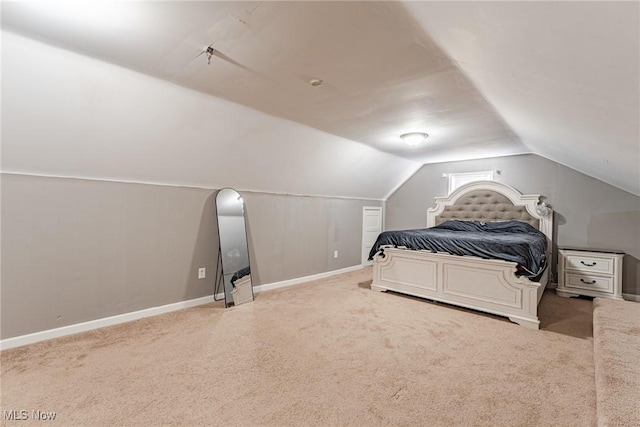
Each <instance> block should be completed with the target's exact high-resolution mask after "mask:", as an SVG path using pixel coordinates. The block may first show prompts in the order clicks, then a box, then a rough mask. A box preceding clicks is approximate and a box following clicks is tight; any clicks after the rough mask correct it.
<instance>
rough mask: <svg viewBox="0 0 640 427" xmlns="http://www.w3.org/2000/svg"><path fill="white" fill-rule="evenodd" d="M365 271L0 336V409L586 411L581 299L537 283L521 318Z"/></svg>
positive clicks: (184, 421)
mask: <svg viewBox="0 0 640 427" xmlns="http://www.w3.org/2000/svg"><path fill="white" fill-rule="evenodd" d="M370 281H371V269H365V270H359V271H357V272H353V273H348V274H343V275H340V276H334V277H333V278H330V279H325V280H321V281H316V282H311V283H309V284H305V285H300V286H296V287H292V288H288V289H282V290H277V291H271V292H265V293H261V294H258V295H257V298H256V300H255V301H254V302H253V303H250V304H246V305H243V306H239V307H236V308H230V309H224V308H222V307H221V306H220V305H217V304H216V305H214V304H212V305H208V306H201V307H197V308H193V309H188V310H183V311H180V312H175V313H170V314H167V315H162V316H158V317H154V318H147V319H143V320H139V321H136V322H131V323H129V324H124V325H119V326H115V327H110V328H105V329H101V330H97V331H94V332H88V333H84V334H80V335H76V336H73V337H67V338H63V339H58V340H53V341H49V342H44V343H39V344H35V345H31V346H27V347H22V348H17V349H12V350H7V351H4V352H2V354H1V361H2V375H1V379H2V384H1V388H2V409H3V410H26V411H28V412H29V415H31V413H32V411H34V410H40V411H46V412H49V411H51V412H55V413H56V420H55V425H64V426H72V425H85V426H114V425H122V426H147V425H190V426H191V425H219V426H259V425H264V426H311V425H318V426H347V425H349V426H380V425H385V426H386V425H407V426H410V425H425V426H591V425H595V422H596V413H595V401H596V396H595V386H594V384H595V380H594V364H593V347H592V338H591V313H592V304H591V301H589V300H580V299H564V298H558V297H556V296H555V294H553V293H547V294H545V296H544V297H543V300H542V303H541V320H542V326H543V330H541V331H532V330H528V329H525V328H523V327H520V326H517V325H515V324H512V323H510V322H509V321H506V320H503V319H501V318H498V317H492V316H488V315H483V314H479V313H475V312H471V311H465V310H462V309H456V308H451V307H448V306H444V305H440V304H435V303H430V302H426V301H424V300H418V299H414V298H408V297H403V296H399V295H397V294H391V293H378V292H373V291H371V290H370V289H368V286H369V283H370ZM3 423H4V424H5V425H20V426H26V425H45V423H43V422H41V421H38V422H36V421H34V420H32V419H30V420H27V421H7V420H6V419H4V418H3ZM46 425H54V423H52V422H49V423H46Z"/></svg>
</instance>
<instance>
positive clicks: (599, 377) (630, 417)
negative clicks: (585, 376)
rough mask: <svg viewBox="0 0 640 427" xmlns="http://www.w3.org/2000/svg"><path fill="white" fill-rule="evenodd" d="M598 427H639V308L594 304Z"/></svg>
mask: <svg viewBox="0 0 640 427" xmlns="http://www.w3.org/2000/svg"><path fill="white" fill-rule="evenodd" d="M593 328H594V330H593V332H594V343H593V350H594V353H595V374H596V385H597V400H598V425H600V426H609V427H614V426H615V427H623V426H624V427H626V426H633V427H637V426H640V304H638V303H637V302H631V301H616V300H610V299H603V298H596V299H595V300H594V302H593Z"/></svg>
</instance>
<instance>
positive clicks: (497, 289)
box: [371, 248, 546, 329]
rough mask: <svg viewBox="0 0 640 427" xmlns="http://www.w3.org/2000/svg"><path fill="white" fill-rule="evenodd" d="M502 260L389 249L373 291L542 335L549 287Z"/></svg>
mask: <svg viewBox="0 0 640 427" xmlns="http://www.w3.org/2000/svg"><path fill="white" fill-rule="evenodd" d="M515 271H516V264H515V263H513V262H507V261H501V260H487V259H481V258H476V257H466V256H464V257H463V256H457V255H449V254H445V253H432V252H428V251H413V250H406V249H404V250H403V249H397V248H385V249H384V252H383V254H378V255H376V258H375V259H374V263H373V282H372V284H371V289H372V290H376V291H385V290H390V291H396V292H400V293H404V294H408V295H413V296H417V297H423V298H428V299H431V300H435V301H441V302H444V303H448V304H453V305H457V306H461V307H466V308H471V309H474V310H479V311H483V312H487V313H492V314H497V315H500V316H505V317H508V318H509V319H510V320H511V321H512V322H515V323H518V324H520V325H522V326H525V327H527V328H530V329H538V328H539V325H540V321H539V319H538V302H539V301H540V297H541V296H542V292H543V291H544V288H545V286H546V275H545V276H544V278H543V280H541V282H532V281H530V280H529V279H527V278H526V277H517V276H516V275H515Z"/></svg>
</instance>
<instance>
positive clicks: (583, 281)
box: [580, 279, 596, 285]
mask: <svg viewBox="0 0 640 427" xmlns="http://www.w3.org/2000/svg"><path fill="white" fill-rule="evenodd" d="M580 281H581V282H582V283H584V284H587V285H593V284H594V283H596V281H595V280H592V281H590V282H586V281H585V280H584V279H580Z"/></svg>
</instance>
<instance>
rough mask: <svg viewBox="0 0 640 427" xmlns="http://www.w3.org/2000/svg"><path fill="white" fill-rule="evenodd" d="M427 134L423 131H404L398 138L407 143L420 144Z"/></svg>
mask: <svg viewBox="0 0 640 427" xmlns="http://www.w3.org/2000/svg"><path fill="white" fill-rule="evenodd" d="M428 136H429V135H427V134H426V133H424V132H411V133H405V134H404V135H400V138H401V139H402V140H403V141H404V142H405V143H406V144H407V145H419V144H422V143H423V142H424V141H425V140H426V139H427V137H428Z"/></svg>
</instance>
